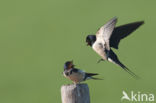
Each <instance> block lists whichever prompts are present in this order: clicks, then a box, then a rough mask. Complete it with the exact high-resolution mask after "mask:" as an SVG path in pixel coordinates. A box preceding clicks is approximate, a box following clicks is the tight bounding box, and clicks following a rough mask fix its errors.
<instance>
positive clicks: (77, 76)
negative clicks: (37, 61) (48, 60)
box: [63, 61, 100, 84]
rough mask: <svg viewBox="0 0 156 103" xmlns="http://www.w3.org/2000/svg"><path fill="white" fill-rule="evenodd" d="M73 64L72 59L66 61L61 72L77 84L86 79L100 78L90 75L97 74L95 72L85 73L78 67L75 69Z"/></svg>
mask: <svg viewBox="0 0 156 103" xmlns="http://www.w3.org/2000/svg"><path fill="white" fill-rule="evenodd" d="M74 66H75V65H74V64H73V61H67V62H66V63H65V64H64V72H63V75H64V76H65V77H66V78H68V79H70V80H71V81H73V83H75V84H77V83H80V82H82V81H85V80H88V79H95V80H100V79H99V78H94V77H92V76H95V75H98V74H97V73H86V72H84V71H82V70H80V69H76V68H75V67H74Z"/></svg>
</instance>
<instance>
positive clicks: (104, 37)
mask: <svg viewBox="0 0 156 103" xmlns="http://www.w3.org/2000/svg"><path fill="white" fill-rule="evenodd" d="M116 22H117V18H116V17H114V18H112V19H111V20H109V21H108V22H107V23H106V24H105V25H103V26H102V27H101V28H100V29H99V30H98V32H97V33H96V38H97V41H100V42H101V43H103V44H105V45H106V48H107V50H110V46H109V39H110V37H111V35H112V32H113V30H114V27H115V24H116Z"/></svg>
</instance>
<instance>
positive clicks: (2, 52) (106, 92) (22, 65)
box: [0, 0, 156, 103]
mask: <svg viewBox="0 0 156 103" xmlns="http://www.w3.org/2000/svg"><path fill="white" fill-rule="evenodd" d="M155 4H156V1H154V0H146V1H145V0H129V1H128V0H1V1H0V14H1V15H0V103H61V96H60V87H61V85H63V84H69V83H71V81H69V80H67V79H65V78H64V77H63V76H62V71H63V64H64V62H65V61H67V60H72V59H73V60H74V63H75V64H76V65H77V68H81V69H83V70H85V71H87V72H96V73H99V74H100V76H99V77H101V78H104V80H103V81H94V80H90V81H87V83H88V85H89V87H90V95H91V102H92V103H120V99H121V97H122V91H123V90H125V91H127V93H130V91H132V90H133V91H135V92H138V91H140V92H141V93H153V94H156V82H155V78H156V68H155V67H156V62H155V61H156V55H155V53H156V46H155V40H156V39H155V38H156V30H155V22H156V20H155V18H156V13H155V10H156V6H155ZM114 16H117V17H118V23H117V25H122V24H126V23H130V22H134V21H140V20H144V21H145V24H144V25H143V26H141V27H140V28H139V29H138V30H137V31H135V32H134V33H133V34H132V35H130V36H129V37H127V38H126V39H124V40H122V42H120V46H119V50H118V51H117V50H114V51H115V52H116V54H117V55H118V56H119V58H120V60H121V61H122V62H123V63H124V64H125V65H127V66H128V67H129V68H130V69H131V70H132V71H133V72H135V73H136V74H137V75H139V76H140V77H141V78H142V79H141V80H135V79H133V78H131V76H130V75H129V74H128V73H126V72H125V71H123V70H122V69H121V68H120V67H118V66H116V65H113V64H111V63H109V62H102V63H100V64H97V63H96V62H97V60H98V59H99V58H100V57H99V56H98V55H97V54H96V53H95V52H94V51H93V50H92V49H91V48H90V47H87V46H86V43H85V38H86V35H87V34H90V33H96V31H97V29H98V28H99V27H100V26H102V25H103V24H104V23H106V21H108V20H109V19H111V18H112V17H114ZM125 102H126V101H124V103H125ZM127 103H129V102H127Z"/></svg>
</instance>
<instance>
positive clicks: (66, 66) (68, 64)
mask: <svg viewBox="0 0 156 103" xmlns="http://www.w3.org/2000/svg"><path fill="white" fill-rule="evenodd" d="M74 66H75V65H74V64H73V60H72V61H67V62H65V64H64V70H69V69H71V68H74Z"/></svg>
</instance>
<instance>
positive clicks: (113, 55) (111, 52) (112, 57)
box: [108, 50, 140, 79]
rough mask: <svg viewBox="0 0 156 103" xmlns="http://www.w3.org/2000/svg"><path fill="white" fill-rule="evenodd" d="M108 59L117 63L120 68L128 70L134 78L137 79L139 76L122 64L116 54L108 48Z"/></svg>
mask: <svg viewBox="0 0 156 103" xmlns="http://www.w3.org/2000/svg"><path fill="white" fill-rule="evenodd" d="M108 61H110V62H112V63H114V64H117V65H119V66H120V67H121V68H123V69H124V70H125V71H126V72H128V73H129V74H130V75H131V76H132V77H134V78H135V79H139V78H140V77H138V76H137V75H136V74H135V73H133V72H132V71H131V70H129V69H128V68H127V67H126V66H125V65H123V64H122V63H121V62H120V61H119V59H118V57H117V56H116V54H115V53H114V52H113V51H112V50H110V51H109V57H108Z"/></svg>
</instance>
